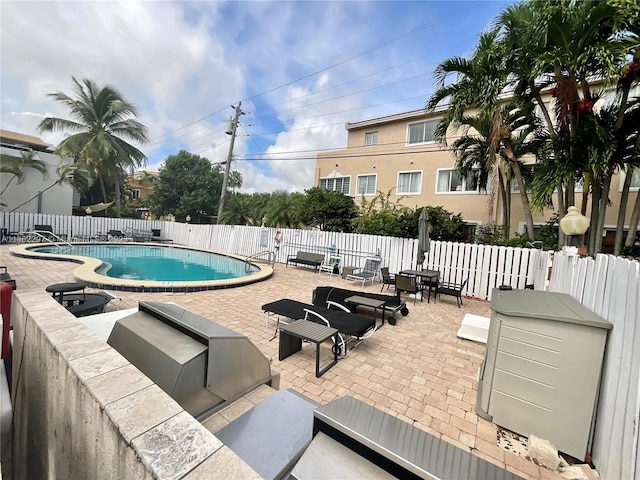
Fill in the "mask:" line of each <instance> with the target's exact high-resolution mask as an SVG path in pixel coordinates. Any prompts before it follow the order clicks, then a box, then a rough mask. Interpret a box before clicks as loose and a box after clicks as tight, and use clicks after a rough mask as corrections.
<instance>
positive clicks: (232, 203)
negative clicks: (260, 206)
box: [220, 193, 262, 225]
mask: <svg viewBox="0 0 640 480" xmlns="http://www.w3.org/2000/svg"><path fill="white" fill-rule="evenodd" d="M254 210H255V209H254V208H253V205H252V201H251V198H250V197H249V196H248V195H245V194H242V193H234V194H232V195H231V196H230V197H229V202H228V203H227V205H226V207H225V209H224V213H223V214H222V218H221V219H220V223H223V224H225V225H260V222H261V219H262V217H261V216H260V217H259V218H256V217H255V216H254V213H255V211H254Z"/></svg>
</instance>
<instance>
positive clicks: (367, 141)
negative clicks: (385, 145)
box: [364, 132, 378, 147]
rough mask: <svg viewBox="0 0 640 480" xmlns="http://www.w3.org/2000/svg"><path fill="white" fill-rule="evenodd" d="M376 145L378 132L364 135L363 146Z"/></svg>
mask: <svg viewBox="0 0 640 480" xmlns="http://www.w3.org/2000/svg"><path fill="white" fill-rule="evenodd" d="M374 145H378V132H367V133H365V134H364V146H365V147H373V146H374Z"/></svg>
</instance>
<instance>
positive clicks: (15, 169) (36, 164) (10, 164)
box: [0, 151, 49, 206]
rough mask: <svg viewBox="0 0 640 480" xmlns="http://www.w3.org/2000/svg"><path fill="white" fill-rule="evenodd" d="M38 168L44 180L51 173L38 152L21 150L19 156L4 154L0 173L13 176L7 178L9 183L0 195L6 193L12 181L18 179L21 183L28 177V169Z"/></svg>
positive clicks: (18, 183) (17, 183) (17, 182)
mask: <svg viewBox="0 0 640 480" xmlns="http://www.w3.org/2000/svg"><path fill="white" fill-rule="evenodd" d="M30 168H32V169H34V170H37V171H38V172H40V173H41V174H42V180H46V179H47V176H48V174H49V170H48V168H47V164H46V163H45V162H44V161H43V160H40V159H39V158H38V157H37V155H36V152H33V151H30V152H20V156H19V157H14V156H12V155H2V162H1V164H0V173H6V174H8V175H12V177H10V178H9V180H7V183H6V184H5V185H4V188H3V189H2V191H1V192H0V196H2V195H4V192H5V191H6V190H7V188H9V186H10V185H11V182H13V181H14V180H16V185H20V184H21V183H22V182H24V181H25V180H26V178H27V170H28V169H30ZM2 205H3V206H4V205H5V204H4V203H3V204H2Z"/></svg>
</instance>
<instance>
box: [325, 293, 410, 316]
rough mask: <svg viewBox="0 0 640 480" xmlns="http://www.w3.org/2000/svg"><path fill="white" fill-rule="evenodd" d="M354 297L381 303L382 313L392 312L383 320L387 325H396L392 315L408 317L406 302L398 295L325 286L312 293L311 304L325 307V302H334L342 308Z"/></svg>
mask: <svg viewBox="0 0 640 480" xmlns="http://www.w3.org/2000/svg"><path fill="white" fill-rule="evenodd" d="M354 295H358V296H361V297H366V298H373V299H376V300H381V301H383V302H384V305H383V312H387V311H391V312H392V313H391V315H389V316H388V317H386V319H383V321H384V320H386V321H387V322H389V325H395V324H396V317H395V316H394V315H395V314H396V313H397V312H400V314H401V315H402V316H403V317H406V316H407V315H409V309H408V308H407V302H405V301H404V300H403V299H402V298H400V295H384V294H382V293H370V292H361V291H358V290H349V289H346V288H338V287H327V286H321V287H316V289H315V290H314V291H313V303H314V305H326V304H327V302H335V303H338V304H340V305H342V306H343V307H346V306H347V304H346V299H347V298H349V297H352V296H354ZM383 315H384V313H383Z"/></svg>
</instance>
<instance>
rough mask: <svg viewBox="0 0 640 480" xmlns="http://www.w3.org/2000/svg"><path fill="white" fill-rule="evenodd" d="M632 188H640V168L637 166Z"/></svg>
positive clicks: (632, 177) (632, 179) (632, 178)
mask: <svg viewBox="0 0 640 480" xmlns="http://www.w3.org/2000/svg"><path fill="white" fill-rule="evenodd" d="M630 188H634V189H640V168H636V169H634V170H633V175H632V176H631V185H630Z"/></svg>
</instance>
